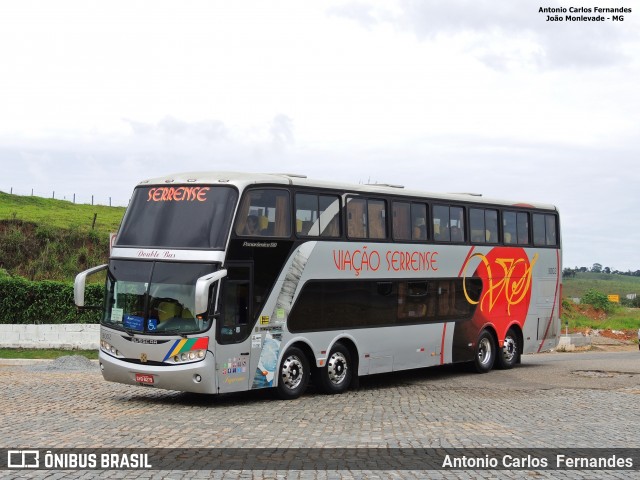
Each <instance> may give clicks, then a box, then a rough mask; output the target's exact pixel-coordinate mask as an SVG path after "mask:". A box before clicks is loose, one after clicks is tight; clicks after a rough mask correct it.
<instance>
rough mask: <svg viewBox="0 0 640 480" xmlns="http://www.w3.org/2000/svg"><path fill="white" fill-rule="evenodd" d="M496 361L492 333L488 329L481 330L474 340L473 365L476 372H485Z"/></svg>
mask: <svg viewBox="0 0 640 480" xmlns="http://www.w3.org/2000/svg"><path fill="white" fill-rule="evenodd" d="M495 361H496V345H495V341H494V340H493V335H491V332H489V331H488V330H483V331H482V332H481V333H480V336H479V337H478V341H477V342H476V350H475V357H474V367H475V370H476V372H478V373H487V372H489V371H490V370H491V369H492V368H493V364H494V362H495Z"/></svg>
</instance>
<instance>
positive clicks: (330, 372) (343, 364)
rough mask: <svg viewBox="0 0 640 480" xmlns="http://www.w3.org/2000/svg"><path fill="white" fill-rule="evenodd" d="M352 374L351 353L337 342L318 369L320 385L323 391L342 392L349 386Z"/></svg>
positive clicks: (330, 392)
mask: <svg viewBox="0 0 640 480" xmlns="http://www.w3.org/2000/svg"><path fill="white" fill-rule="evenodd" d="M352 375H353V368H352V363H351V353H349V350H348V349H347V347H345V346H344V345H342V344H341V343H338V344H336V345H335V346H334V347H333V348H332V349H331V352H330V353H329V357H328V358H327V364H326V365H325V367H324V368H322V369H321V370H320V384H321V385H320V386H321V387H322V390H324V392H325V393H329V394H335V393H342V392H344V391H345V390H346V389H347V388H349V385H350V384H351V378H352Z"/></svg>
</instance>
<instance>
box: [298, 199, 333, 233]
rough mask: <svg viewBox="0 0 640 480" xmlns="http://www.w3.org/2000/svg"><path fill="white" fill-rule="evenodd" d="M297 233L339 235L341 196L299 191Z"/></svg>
mask: <svg viewBox="0 0 640 480" xmlns="http://www.w3.org/2000/svg"><path fill="white" fill-rule="evenodd" d="M296 234H297V235H298V236H300V237H339V236H340V197H338V196H335V195H315V194H309V193H298V194H297V195H296Z"/></svg>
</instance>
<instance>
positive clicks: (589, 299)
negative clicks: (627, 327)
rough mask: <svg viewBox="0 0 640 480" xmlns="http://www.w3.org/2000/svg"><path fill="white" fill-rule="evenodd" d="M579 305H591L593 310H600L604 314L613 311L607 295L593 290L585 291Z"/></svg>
mask: <svg viewBox="0 0 640 480" xmlns="http://www.w3.org/2000/svg"><path fill="white" fill-rule="evenodd" d="M580 303H582V304H585V305H591V306H592V307H593V308H595V309H597V310H602V311H603V312H606V313H609V312H611V311H613V304H612V303H611V302H610V301H609V299H608V298H607V295H606V294H604V293H602V292H598V291H597V290H593V289H590V290H587V291H586V292H585V293H584V295H583V296H582V298H581V299H580Z"/></svg>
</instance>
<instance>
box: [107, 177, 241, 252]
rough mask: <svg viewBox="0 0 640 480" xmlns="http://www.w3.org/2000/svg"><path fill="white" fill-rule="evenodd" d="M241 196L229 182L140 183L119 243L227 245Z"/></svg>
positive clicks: (117, 244) (175, 246)
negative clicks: (150, 184)
mask: <svg viewBox="0 0 640 480" xmlns="http://www.w3.org/2000/svg"><path fill="white" fill-rule="evenodd" d="M237 199H238V192H237V191H236V190H235V189H234V188H231V187H226V186H207V185H188V186H180V185H172V186H153V187H152V186H150V187H138V188H136V189H135V191H134V192H133V197H132V198H131V203H130V205H129V208H128V209H127V213H126V215H125V216H124V219H123V221H122V227H121V228H120V233H119V235H118V238H117V239H116V243H115V244H116V246H136V247H156V248H215V249H223V248H224V247H225V243H226V240H227V236H228V233H229V228H230V225H231V220H232V217H233V211H234V209H235V205H236V201H237Z"/></svg>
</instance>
